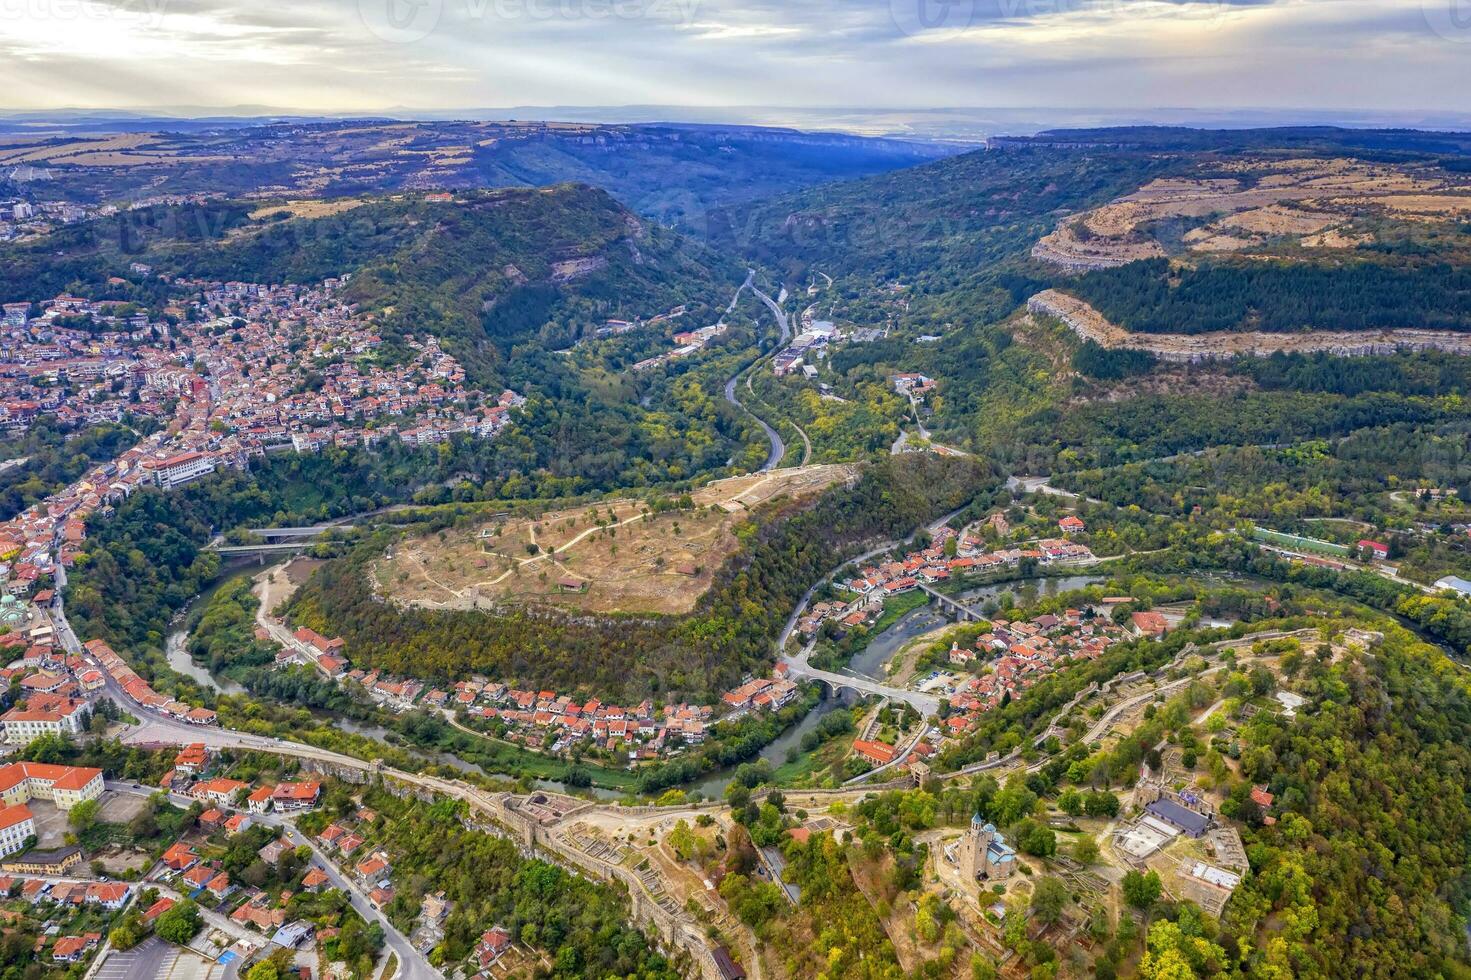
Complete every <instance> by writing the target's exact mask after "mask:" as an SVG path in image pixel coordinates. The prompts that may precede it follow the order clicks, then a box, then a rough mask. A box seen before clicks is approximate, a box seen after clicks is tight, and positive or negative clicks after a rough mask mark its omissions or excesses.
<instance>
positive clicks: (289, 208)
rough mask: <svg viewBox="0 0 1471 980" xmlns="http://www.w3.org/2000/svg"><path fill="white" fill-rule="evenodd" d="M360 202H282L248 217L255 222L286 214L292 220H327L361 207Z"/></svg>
mask: <svg viewBox="0 0 1471 980" xmlns="http://www.w3.org/2000/svg"><path fill="white" fill-rule="evenodd" d="M362 203H363V202H362V201H361V200H359V199H357V198H354V197H344V198H339V199H337V200H335V201H321V200H316V199H311V200H297V201H282V202H281V203H279V204H271V205H267V206H266V207H261V208H256V209H255V210H254V211H252V212H250V216H251V217H252V218H254V219H256V220H260V219H261V218H264V217H266V216H267V215H272V214H279V213H280V212H282V211H286V212H288V213H289V214H290V215H291V216H292V217H293V218H327V217H331V216H332V215H334V214H341V213H342V212H344V211H351V210H352V209H353V208H355V207H359V206H361V205H362Z"/></svg>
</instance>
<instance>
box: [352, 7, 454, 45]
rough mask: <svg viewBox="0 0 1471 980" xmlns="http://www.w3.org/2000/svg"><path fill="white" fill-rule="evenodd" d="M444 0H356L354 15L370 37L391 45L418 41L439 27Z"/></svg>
mask: <svg viewBox="0 0 1471 980" xmlns="http://www.w3.org/2000/svg"><path fill="white" fill-rule="evenodd" d="M443 13H444V0H358V17H359V19H361V20H362V22H363V26H364V27H366V28H367V29H368V32H369V33H371V34H372V35H373V36H374V37H376V38H378V39H379V40H382V41H388V42H389V43H391V44H410V43H412V42H414V41H422V40H424V38H426V37H428V36H429V35H430V34H431V33H432V32H433V31H434V29H435V28H436V27H438V26H439V18H440V15H441V14H443Z"/></svg>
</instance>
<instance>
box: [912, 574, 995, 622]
mask: <svg viewBox="0 0 1471 980" xmlns="http://www.w3.org/2000/svg"><path fill="white" fill-rule="evenodd" d="M919 587H920V589H921V590H922V591H923V592H924V593H925V595H927V596H929V597H930V598H931V599H933V600H934V601H935V603H936V605H938V606H939V607H940V608H941V609H943V610H944V611H945V612H947V613H949V614H950V615H951V616H954V617H955V618H956V619H957V620H959V621H960V622H962V623H974V622H979V621H980V620H981V619H982V618H983V617H982V616H981V614H980V613H978V612H976V611H975V610H974V609H972V608H971V607H970V606H967V605H966V604H965V603H963V602H959V601H957V600H955V599H952V598H950V597H949V596H948V595H945V594H943V593H940V592H936V591H935V590H934V589H932V588H930V587H929V586H928V585H925V584H924V583H923V582H921V583H920V585H919Z"/></svg>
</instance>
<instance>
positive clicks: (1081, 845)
mask: <svg viewBox="0 0 1471 980" xmlns="http://www.w3.org/2000/svg"><path fill="white" fill-rule="evenodd" d="M1073 860H1074V861H1076V862H1078V863H1079V864H1081V865H1083V867H1085V868H1086V867H1087V866H1088V865H1090V864H1096V863H1097V861H1098V842H1097V841H1095V840H1094V839H1093V838H1091V837H1089V836H1087V835H1086V834H1085V835H1083V836H1082V837H1079V838H1078V839H1077V840H1075V841H1073Z"/></svg>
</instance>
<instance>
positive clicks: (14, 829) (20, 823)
mask: <svg viewBox="0 0 1471 980" xmlns="http://www.w3.org/2000/svg"><path fill="white" fill-rule="evenodd" d="M34 836H36V821H35V819H34V818H33V817H32V816H31V808H30V807H28V806H26V805H25V804H24V803H22V804H19V805H17V806H8V807H6V808H5V809H3V810H0V857H5V856H6V855H9V854H14V853H15V852H16V851H19V850H21V849H23V848H24V847H25V846H26V841H27V840H29V839H30V838H32V837H34Z"/></svg>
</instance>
